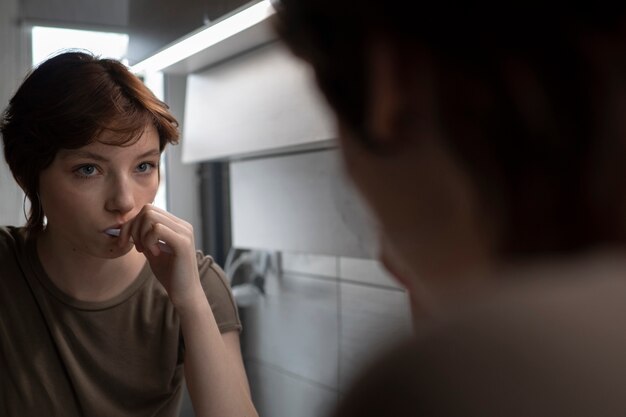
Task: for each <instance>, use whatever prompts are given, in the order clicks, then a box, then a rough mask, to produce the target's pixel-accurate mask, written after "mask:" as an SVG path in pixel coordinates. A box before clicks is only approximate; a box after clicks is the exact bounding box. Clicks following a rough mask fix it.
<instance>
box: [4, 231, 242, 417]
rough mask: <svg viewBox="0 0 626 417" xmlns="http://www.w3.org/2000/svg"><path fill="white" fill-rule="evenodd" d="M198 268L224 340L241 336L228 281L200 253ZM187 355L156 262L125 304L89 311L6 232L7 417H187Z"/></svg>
mask: <svg viewBox="0 0 626 417" xmlns="http://www.w3.org/2000/svg"><path fill="white" fill-rule="evenodd" d="M197 260H198V268H199V271H200V279H201V281H202V286H203V288H204V290H205V293H206V296H207V298H208V300H209V303H210V305H211V309H212V310H213V314H214V316H215V320H216V321H217V325H218V327H219V329H220V331H221V332H222V333H224V332H228V331H231V330H240V329H241V323H240V321H239V317H238V314H237V308H236V306H235V302H234V299H233V297H232V294H231V292H230V288H229V285H228V281H227V280H226V277H225V275H224V273H223V272H222V270H221V269H220V268H219V267H218V266H217V265H216V264H215V262H214V261H213V259H211V258H210V257H208V256H204V255H203V254H202V253H200V252H198V253H197ZM85 279H86V280H88V279H89V276H85ZM183 346H184V344H183V340H182V335H181V330H180V325H179V318H178V315H177V314H176V311H175V309H174V307H173V305H172V304H171V303H170V301H169V298H168V296H167V293H166V291H165V289H164V288H163V286H162V285H161V284H160V283H159V282H158V280H157V279H156V277H155V276H154V275H153V273H152V271H151V270H150V267H149V265H148V263H147V262H146V265H145V266H144V268H143V269H142V271H141V272H140V274H139V276H138V277H137V278H136V279H135V281H134V282H133V283H132V284H131V285H130V286H129V287H128V288H127V289H126V290H124V291H123V292H122V293H121V294H119V295H118V296H116V297H115V298H113V299H111V300H108V301H104V302H85V301H80V300H76V299H73V298H71V297H69V296H68V295H67V294H65V293H63V292H62V291H60V290H59V289H58V288H57V287H56V286H55V285H54V284H53V283H52V281H51V280H50V279H49V278H48V276H47V275H46V273H45V271H44V269H43V267H42V265H41V263H40V261H39V258H38V256H37V251H36V245H35V241H34V240H33V239H27V238H26V234H25V233H24V230H23V229H21V228H14V227H0V414H1V415H3V416H27V415H28V416H43V415H45V416H175V415H178V412H179V408H180V402H181V398H182V387H183V383H184V376H183V359H184V348H183Z"/></svg>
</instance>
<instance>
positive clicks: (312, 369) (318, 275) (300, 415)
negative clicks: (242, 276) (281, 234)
mask: <svg viewBox="0 0 626 417" xmlns="http://www.w3.org/2000/svg"><path fill="white" fill-rule="evenodd" d="M281 259H282V273H275V274H272V275H270V276H268V278H267V281H266V295H265V297H263V299H262V300H261V301H260V302H259V303H258V304H257V305H255V306H252V307H247V308H244V309H242V320H243V322H244V331H243V333H242V344H243V353H244V358H245V360H246V366H247V369H248V373H249V377H250V384H251V388H252V391H253V397H254V401H255V404H256V406H257V408H258V410H259V413H260V414H261V416H262V417H264V416H289V417H308V416H323V415H325V413H326V412H327V411H328V410H332V408H333V407H334V406H335V405H336V402H337V399H338V398H339V395H340V394H341V393H342V392H344V391H345V389H346V388H347V387H348V386H349V384H350V381H351V380H352V378H354V376H355V375H356V374H358V372H359V370H361V369H362V367H363V366H365V365H366V364H367V363H368V362H369V361H370V360H371V359H373V357H374V356H375V355H376V353H377V352H379V351H380V350H382V349H384V348H385V347H388V346H389V345H390V344H392V343H394V342H396V341H397V340H399V339H401V338H403V337H405V336H407V335H409V334H410V332H411V322H410V313H409V304H408V300H407V296H406V293H405V292H404V291H403V290H402V289H401V288H399V286H398V285H397V284H396V283H395V282H394V281H393V280H392V279H391V278H390V277H389V276H388V275H387V273H386V272H385V271H384V270H383V269H382V268H381V266H380V264H379V263H378V262H376V261H374V260H368V259H357V258H346V257H333V256H323V255H310V254H300V253H289V252H283V253H282V254H281Z"/></svg>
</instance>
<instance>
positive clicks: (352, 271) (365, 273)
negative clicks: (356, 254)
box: [339, 257, 402, 289]
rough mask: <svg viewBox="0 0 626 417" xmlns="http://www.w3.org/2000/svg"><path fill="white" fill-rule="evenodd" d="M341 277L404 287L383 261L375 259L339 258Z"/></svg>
mask: <svg viewBox="0 0 626 417" xmlns="http://www.w3.org/2000/svg"><path fill="white" fill-rule="evenodd" d="M339 278H340V279H347V280H350V281H357V282H361V283H364V284H372V285H382V286H385V287H392V288H397V289H402V286H400V284H398V282H397V281H395V280H394V279H393V277H392V276H391V275H390V274H389V273H388V272H387V271H386V270H385V269H384V268H383V266H382V265H381V263H380V262H378V261H376V260H373V259H359V258H345V257H342V258H339Z"/></svg>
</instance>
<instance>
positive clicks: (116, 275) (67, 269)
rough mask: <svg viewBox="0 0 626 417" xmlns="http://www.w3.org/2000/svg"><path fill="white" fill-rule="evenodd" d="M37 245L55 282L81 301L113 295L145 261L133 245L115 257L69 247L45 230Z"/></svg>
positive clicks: (47, 270)
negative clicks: (127, 250) (126, 251)
mask: <svg viewBox="0 0 626 417" xmlns="http://www.w3.org/2000/svg"><path fill="white" fill-rule="evenodd" d="M36 247H37V254H38V256H39V259H40V262H41V264H42V266H43V268H44V270H45V272H46V274H47V275H48V277H49V278H50V280H51V281H52V282H53V283H54V285H56V286H57V288H59V289H60V290H61V291H63V292H64V293H65V294H67V295H68V296H70V297H72V298H74V299H77V300H81V301H89V302H100V301H106V300H110V299H112V298H114V297H115V296H117V295H119V294H120V293H122V292H123V291H124V290H125V289H126V288H128V286H129V285H130V284H132V283H133V282H134V280H135V279H136V278H137V276H138V275H139V273H140V272H141V270H142V268H143V267H144V265H145V262H146V258H145V257H144V256H143V255H142V254H141V253H139V252H137V251H136V250H135V248H133V249H132V250H131V251H129V252H128V253H127V254H125V255H123V256H120V257H118V258H114V259H105V258H98V257H95V256H92V255H90V254H87V253H84V252H80V251H76V250H68V249H67V247H66V246H65V245H63V244H62V243H60V242H57V241H56V240H55V239H54V237H53V236H51V235H50V234H48V233H46V232H45V231H44V232H42V233H41V234H40V235H39V236H37V245H36Z"/></svg>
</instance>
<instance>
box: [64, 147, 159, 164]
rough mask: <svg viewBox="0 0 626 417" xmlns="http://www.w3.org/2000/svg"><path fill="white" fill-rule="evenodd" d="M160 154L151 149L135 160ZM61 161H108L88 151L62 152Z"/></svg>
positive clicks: (156, 150)
mask: <svg viewBox="0 0 626 417" xmlns="http://www.w3.org/2000/svg"><path fill="white" fill-rule="evenodd" d="M160 155H161V152H160V151H159V150H158V149H151V150H149V151H147V152H144V153H142V154H141V155H137V157H136V159H142V158H147V157H150V156H160ZM59 156H60V158H61V159H68V158H87V159H94V160H96V161H102V162H108V161H109V159H108V158H105V157H104V156H102V155H100V154H97V153H94V152H90V151H80V150H67V151H64V152H63V153H61V155H59Z"/></svg>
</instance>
